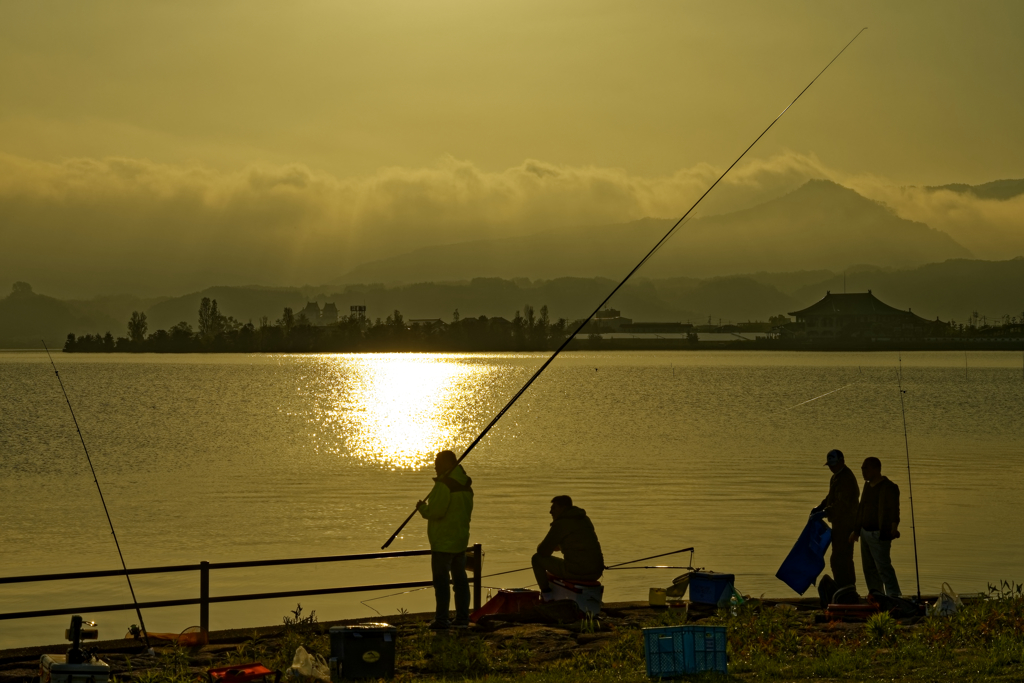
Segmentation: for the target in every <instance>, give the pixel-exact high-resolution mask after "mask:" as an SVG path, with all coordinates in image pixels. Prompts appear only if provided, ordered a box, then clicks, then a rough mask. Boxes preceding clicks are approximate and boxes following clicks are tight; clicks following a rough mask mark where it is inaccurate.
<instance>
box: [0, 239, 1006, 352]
mask: <svg viewBox="0 0 1024 683" xmlns="http://www.w3.org/2000/svg"><path fill="white" fill-rule="evenodd" d="M614 284H615V283H614V281H612V280H610V279H607V278H568V277H566V278H555V279H551V280H529V279H527V278H517V279H502V278H475V279H473V280H470V281H463V282H426V283H418V284H411V285H401V286H396V287H386V286H384V285H381V284H375V285H349V286H346V287H336V286H331V285H328V286H324V287H304V288H271V287H211V288H209V289H207V290H204V291H202V292H196V293H194V294H189V295H187V296H182V297H176V298H173V299H167V300H162V301H160V302H158V303H155V304H153V305H151V306H150V307H149V308H147V309H144V310H145V311H146V313H147V316H148V318H149V321H150V326H149V329H150V331H151V332H152V331H154V330H156V329H159V328H164V329H167V328H169V327H170V326H172V325H174V324H175V323H177V322H180V321H182V320H184V321H185V322H188V323H189V324H191V325H192V326H193V327H195V326H196V318H197V312H198V309H199V301H200V300H201V299H202V297H203V296H209V297H211V298H214V299H217V302H218V305H219V308H220V310H221V311H222V312H223V313H224V314H225V315H230V316H234V317H235V318H236V319H238V320H241V321H243V322H246V321H248V320H252V321H253V322H254V323H256V324H258V322H259V319H260V317H261V316H264V315H265V316H267V317H268V318H270V319H271V320H275V319H277V318H279V317H280V316H281V312H282V310H283V309H284V307H285V306H288V307H291V308H292V309H293V310H296V311H298V310H299V309H301V308H302V307H303V306H305V304H306V301H308V300H311V299H315V300H317V301H319V302H320V303H321V304H322V303H323V302H325V301H332V302H334V303H335V304H337V306H338V308H339V310H341V311H342V312H343V313H345V312H347V311H348V307H349V306H351V305H354V304H360V305H365V306H366V307H367V315H368V316H369V317H370V318H385V317H387V316H388V315H389V314H390V313H391V312H392V311H394V310H395V309H398V310H399V311H401V312H402V314H403V315H404V316H405V317H406V318H442V319H444V320H451V318H452V314H453V312H454V311H455V309H458V310H459V314H460V315H461V316H463V317H468V316H474V317H476V316H480V315H486V316H503V317H506V318H512V317H513V316H514V315H515V313H516V311H517V310H519V311H521V310H523V307H524V305H526V304H530V305H532V306H534V308H536V309H539V308H540V307H541V306H543V305H545V304H546V305H547V306H548V308H549V312H550V315H551V317H552V318H569V319H575V318H580V317H582V316H584V315H586V314H588V313H590V311H592V310H593V308H594V306H596V305H597V303H598V302H599V301H601V299H603V298H604V296H605V295H606V294H607V293H608V292H609V291H611V288H612V287H613V286H614ZM843 288H844V275H843V274H842V273H834V272H831V271H821V270H819V271H797V272H789V273H770V272H758V273H752V274H748V275H737V276H727V277H716V278H707V279H698V278H686V277H677V278H660V279H650V278H639V279H637V280H635V281H633V282H630V283H629V284H627V285H626V286H625V287H624V288H623V289H622V290H621V291H620V292H619V293H618V294H617V295H616V297H615V298H614V299H613V300H612V302H611V306H613V307H615V308H618V309H620V310H621V311H622V313H623V315H625V316H627V317H630V318H633V319H634V320H637V321H691V322H707V320H708V318H711V319H712V320H713V321H715V322H717V321H718V319H719V318H720V319H722V320H723V321H733V322H735V321H744V320H766V319H767V318H768V317H770V316H772V315H777V314H780V313H787V312H789V311H794V310H797V309H800V308H804V307H806V306H808V305H810V304H811V303H813V302H815V301H817V300H818V299H820V298H821V297H822V296H824V295H825V292H826V290H832V291H836V292H841V291H843ZM845 288H846V291H850V292H854V291H865V290H868V289H871V290H872V291H873V292H874V293H875V294H876V295H877V296H878V297H879V298H881V299H882V300H883V301H885V302H886V303H888V304H891V305H893V306H896V307H897V308H912V309H913V310H914V312H915V313H918V314H920V315H922V316H924V317H927V318H934V317H936V316H938V317H940V318H941V319H943V320H950V319H954V320H959V321H962V320H965V319H967V317H968V316H969V315H970V314H971V313H972V312H974V311H977V312H978V313H979V314H980V315H984V316H988V318H989V319H990V320H991V319H995V318H998V317H999V316H1002V315H1011V316H1017V317H1018V318H1024V258H1015V259H1012V260H1009V261H976V260H967V259H954V260H949V261H946V262H943V263H932V264H928V265H924V266H920V267H917V268H910V269H883V268H878V267H876V266H854V267H851V268H849V269H847V272H846V274H845ZM129 303H138V301H133V300H125V301H120V302H117V306H118V307H119V308H123V307H125V306H126V305H127V304H129ZM88 304H89V302H67V301H60V300H58V299H54V298H52V297H48V296H42V295H40V294H36V293H33V292H31V291H27V292H26V291H23V290H22V291H18V292H14V293H12V294H11V295H9V296H8V297H6V298H4V299H0V347H5V348H12V347H15V348H26V347H34V348H37V347H38V346H39V339H40V337H44V338H46V340H47V342H48V343H52V344H53V345H54V346H59V345H60V344H62V343H63V339H64V337H65V336H66V335H67V333H68V332H75V333H77V334H86V333H101V334H102V333H105V332H107V331H110V332H112V333H113V334H114V336H123V335H124V334H125V325H126V322H127V317H128V313H124V315H123V316H121V319H115V318H114V317H112V316H102V315H91V316H90V315H83V314H81V310H85V309H88V308H89V306H88ZM106 305H112V304H110V302H106ZM101 307H102V306H101Z"/></svg>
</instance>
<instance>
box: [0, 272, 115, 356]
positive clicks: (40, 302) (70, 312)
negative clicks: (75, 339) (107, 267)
mask: <svg viewBox="0 0 1024 683" xmlns="http://www.w3.org/2000/svg"><path fill="white" fill-rule="evenodd" d="M123 327H124V323H123V322H117V321H115V320H114V319H113V318H111V317H109V316H105V315H101V314H94V315H88V314H85V315H83V314H81V313H80V312H79V311H77V310H76V309H75V306H73V305H72V304H71V303H70V302H67V301H61V300H59V299H55V298H53V297H50V296H44V295H42V294H36V293H35V292H33V291H32V287H31V286H30V285H28V284H26V283H24V282H16V283H15V284H14V287H13V289H12V291H11V293H10V294H8V295H7V296H6V297H4V298H2V299H0V348H8V349H11V348H15V349H39V348H42V344H41V340H43V339H45V340H46V343H47V344H48V345H49V346H50V348H51V349H54V348H56V349H58V350H59V349H60V348H61V347H62V346H63V345H64V339H65V338H66V337H67V335H68V332H72V331H79V330H81V331H82V332H96V331H98V330H101V329H102V330H103V331H104V332H105V331H107V330H113V331H114V332H115V334H117V333H118V331H119V330H121V329H122V328H123ZM121 334H123V333H121Z"/></svg>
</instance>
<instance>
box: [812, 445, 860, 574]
mask: <svg viewBox="0 0 1024 683" xmlns="http://www.w3.org/2000/svg"><path fill="white" fill-rule="evenodd" d="M825 465H826V466H827V467H828V468H829V469H830V470H831V471H832V479H831V480H830V481H829V483H828V495H827V496H825V500H823V501H821V505H819V506H818V507H816V508H814V509H813V510H811V513H812V514H822V515H823V516H824V517H825V518H826V519H828V521H829V522H831V524H832V557H831V558H830V561H829V563H830V565H831V566H832V574H833V578H835V581H836V586H837V587H838V589H842V588H846V587H847V586H856V584H857V574H856V571H855V570H854V565H853V544H854V541H853V539H852V538H851V534H852V533H853V532H854V530H855V529H856V528H857V505H858V503H859V502H860V487H859V486H857V475H855V474H854V473H853V472H852V471H851V470H850V468H849V467H847V466H846V458H845V457H844V456H843V452H842V451H841V450H839V449H837V448H833V449H832V450H830V451H829V452H828V455H826V456H825Z"/></svg>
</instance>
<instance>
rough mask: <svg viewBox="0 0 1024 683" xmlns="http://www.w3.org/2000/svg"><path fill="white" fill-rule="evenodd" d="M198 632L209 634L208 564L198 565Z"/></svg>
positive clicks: (201, 563) (203, 562) (205, 562)
mask: <svg viewBox="0 0 1024 683" xmlns="http://www.w3.org/2000/svg"><path fill="white" fill-rule="evenodd" d="M199 631H200V632H201V633H202V634H203V635H204V636H205V635H206V634H207V633H209V632H210V563H209V562H207V561H206V560H203V561H202V562H200V563H199Z"/></svg>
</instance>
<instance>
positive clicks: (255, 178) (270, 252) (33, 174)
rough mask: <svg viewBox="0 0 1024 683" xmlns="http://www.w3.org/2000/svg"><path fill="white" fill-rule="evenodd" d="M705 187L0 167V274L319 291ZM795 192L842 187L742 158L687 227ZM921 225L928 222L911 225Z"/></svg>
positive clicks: (805, 164) (87, 165)
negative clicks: (399, 261)
mask: <svg viewBox="0 0 1024 683" xmlns="http://www.w3.org/2000/svg"><path fill="white" fill-rule="evenodd" d="M719 173H720V170H719V169H716V168H714V167H712V166H710V165H706V164H702V165H698V166H695V167H692V168H688V169H682V170H680V171H678V172H676V173H674V174H672V175H670V176H664V177H653V178H650V177H640V176H636V175H631V174H629V173H628V172H627V171H625V170H623V169H615V168H598V167H572V166H564V165H558V164H552V163H548V162H544V161H538V160H526V161H523V162H522V163H521V164H519V165H517V166H514V167H511V168H507V169H505V170H501V171H487V170H483V169H481V168H479V167H477V166H476V165H474V164H473V163H471V162H468V161H464V160H458V159H454V158H450V157H448V158H444V159H441V160H440V161H438V163H436V164H435V165H434V166H431V167H427V168H385V169H381V170H379V171H378V172H376V173H374V174H372V175H369V176H365V177H354V178H339V177H336V176H332V175H330V174H327V173H323V172H319V171H316V170H314V169H311V168H308V167H306V166H303V165H298V164H293V165H286V166H268V165H253V166H249V167H246V168H243V169H240V170H237V171H233V172H223V171H216V170H212V169H209V168H204V167H201V166H188V167H186V166H173V165H167V164H159V163H154V162H150V161H146V160H140V159H124V158H107V159H69V160H66V161H63V162H61V163H47V162H41V161H36V160H31V159H25V158H21V157H15V156H10V155H0V239H2V241H3V244H4V246H5V248H4V249H3V250H2V253H0V275H3V276H6V278H4V279H6V280H9V281H15V280H25V281H28V282H31V283H33V285H35V287H36V290H37V291H43V292H47V293H51V294H54V295H59V296H91V295H94V294H97V293H106V292H132V293H136V294H142V295H146V294H165V293H166V294H173V293H181V292H185V291H189V290H195V289H199V288H202V287H207V286H210V285H216V284H266V285H283V284H296V285H298V284H319V283H322V282H327V281H329V280H331V279H333V278H335V277H337V276H338V275H340V274H341V273H343V272H345V271H347V270H349V269H350V268H352V267H354V266H356V265H358V264H360V263H363V262H365V261H369V260H373V259H378V258H383V257H386V256H390V255H394V254H397V253H402V252H405V251H409V250H411V249H415V248H418V247H422V246H429V245H437V244H447V243H454V242H459V241H464V240H470V239H476V238H482V237H497V236H509V235H516V234H527V233H533V232H537V231H541V230H545V229H551V228H557V227H570V226H585V225H606V224H610V223H618V222H624V221H630V220H634V219H637V218H641V217H645V216H655V217H674V216H678V215H680V214H681V213H682V212H683V211H685V209H686V208H688V207H689V206H690V204H692V203H693V201H695V200H696V199H697V197H699V196H700V194H701V193H702V192H703V191H704V190H705V189H706V188H707V187H708V185H709V184H710V183H711V182H713V180H714V178H716V177H717V175H718V174H719ZM810 178H829V179H833V180H836V181H837V182H846V180H847V179H846V178H844V177H842V175H841V174H837V173H836V172H834V171H833V170H830V169H828V168H826V167H825V166H824V165H823V164H822V163H821V162H820V161H819V160H818V159H816V158H815V157H813V156H804V155H799V154H783V155H779V156H776V157H773V158H769V159H760V160H758V159H754V160H751V161H749V162H745V163H744V164H742V165H741V166H739V167H737V168H736V169H734V171H733V172H732V173H731V174H730V175H729V177H727V179H726V180H725V181H723V183H722V184H721V185H720V186H719V187H718V188H716V190H715V191H714V193H712V194H711V195H710V196H709V197H708V200H707V201H706V202H705V204H702V205H701V213H702V214H703V215H708V214H710V213H721V212H726V211H734V210H738V209H741V208H747V207H749V206H752V205H755V204H757V203H759V202H762V201H766V200H768V199H771V198H773V197H776V196H779V195H781V194H783V193H785V192H788V191H790V190H792V189H794V188H796V187H798V186H799V185H801V184H803V183H804V182H805V181H806V180H808V179H810ZM861 185H862V186H863V187H865V188H868V189H869V190H870V191H871V192H872V194H869V196H872V197H873V198H884V200H885V201H887V202H889V203H890V204H891V205H893V206H894V208H895V209H896V210H897V211H898V212H900V213H901V215H902V214H903V211H904V210H906V207H909V210H911V211H916V212H918V213H916V214H913V215H912V216H910V215H908V216H907V217H913V218H915V219H916V220H924V221H925V222H928V223H929V224H931V225H936V224H937V223H938V222H939V221H938V217H939V216H940V214H942V212H943V208H942V207H943V205H942V204H937V203H935V202H936V201H937V200H935V199H934V198H932V200H929V201H930V202H931V203H928V202H925V200H924V199H922V198H921V196H919V194H917V193H913V192H908V191H906V190H899V191H898V190H892V189H891V188H890V189H886V186H885V184H884V183H883V182H867V181H863V182H861ZM865 193H867V192H865ZM950 194H951V193H950ZM970 199H971V198H970V197H963V196H959V197H957V200H958V201H960V202H961V204H958V205H956V207H954V208H953V209H951V210H952V211H953V213H955V214H956V215H963V216H967V215H974V216H983V217H984V220H989V221H994V223H993V225H997V226H1004V225H1005V226H1007V227H1006V229H1005V230H1004V232H1006V235H1004V237H1006V239H1009V237H1007V235H1008V236H1013V235H1014V234H1017V233H1020V232H1021V230H1020V226H1019V215H1020V214H1019V213H1016V214H1014V212H1013V211H1012V210H1011V211H1009V212H1006V211H1003V213H1000V212H999V211H996V210H994V209H991V208H990V207H987V206H980V207H979V206H974V205H972V204H971V203H970ZM946 200H947V201H951V200H948V198H946ZM979 201H980V200H975V203H977V202H979ZM947 206H948V204H947ZM972 206H973V207H974V208H971V207H972ZM1015 206H1017V205H1016V204H1015ZM927 211H931V212H933V213H934V218H933V219H932V220H929V218H925V217H922V213H923V212H927ZM971 211H974V212H975V213H974V214H970V212H971ZM986 212H987V213H986ZM1004 214H1005V215H1004ZM929 216H931V214H929ZM950 220H952V219H950ZM957 220H967V219H966V218H964V219H957ZM979 220H980V219H979ZM1014 220H1017V221H1018V222H1017V223H1016V224H1015V223H1014ZM953 223H956V225H960V224H961V223H957V222H956V221H953ZM951 224H952V223H951ZM1014 225H1016V226H1017V227H1014ZM993 229H995V228H993ZM999 229H1000V230H1002V229H1003V228H999ZM1014 230H1016V231H1017V233H1014V232H1013V231H1014ZM999 234H1002V233H999ZM1018 236H1019V235H1018ZM997 237H998V236H997ZM997 237H993V240H996V241H998V239H997ZM979 255H980V254H979ZM766 265H767V264H766ZM0 285H2V282H0Z"/></svg>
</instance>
